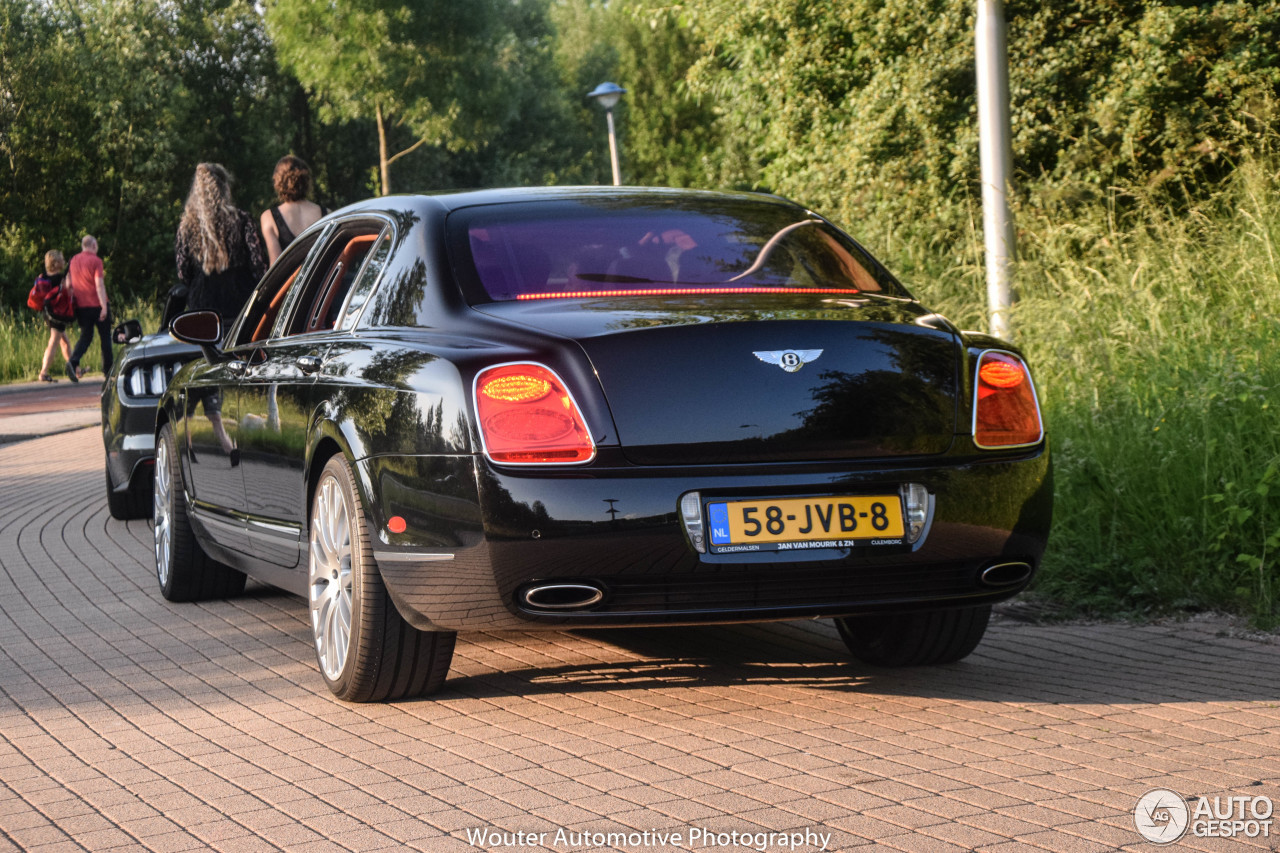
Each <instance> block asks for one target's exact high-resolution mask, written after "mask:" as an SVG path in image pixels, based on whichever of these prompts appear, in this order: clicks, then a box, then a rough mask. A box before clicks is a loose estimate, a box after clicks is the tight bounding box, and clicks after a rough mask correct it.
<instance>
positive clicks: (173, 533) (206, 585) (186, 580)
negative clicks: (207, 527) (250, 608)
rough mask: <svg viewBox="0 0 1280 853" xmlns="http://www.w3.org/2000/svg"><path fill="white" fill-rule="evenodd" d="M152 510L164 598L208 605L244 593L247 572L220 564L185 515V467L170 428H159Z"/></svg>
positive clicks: (157, 576) (157, 567)
mask: <svg viewBox="0 0 1280 853" xmlns="http://www.w3.org/2000/svg"><path fill="white" fill-rule="evenodd" d="M152 506H153V516H152V521H153V523H154V541H155V558H156V580H158V581H159V582H160V594H161V595H163V596H164V597H165V598H166V599H168V600H169V601H207V600H209V599H215V598H229V597H230V596H233V595H239V594H240V593H241V592H243V591H244V582H245V576H244V572H240V571H237V570H236V569H233V568H231V567H230V566H227V565H223V564H222V563H219V562H218V561H217V560H215V559H213V558H212V557H210V556H209V555H208V554H206V553H205V552H204V549H203V548H201V547H200V543H199V542H198V541H197V540H196V535H195V532H194V531H193V530H192V529H191V521H190V519H189V518H188V516H187V498H186V495H185V494H184V491H183V488H182V462H181V459H180V458H179V456H178V450H177V442H176V441H175V440H174V437H173V430H172V428H171V427H170V426H169V425H168V424H165V425H164V426H163V427H161V428H160V435H159V437H157V439H156V465H155V479H154V486H153V499H152ZM166 536H167V540H166V539H165V537H166Z"/></svg>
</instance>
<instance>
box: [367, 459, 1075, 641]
mask: <svg viewBox="0 0 1280 853" xmlns="http://www.w3.org/2000/svg"><path fill="white" fill-rule="evenodd" d="M409 459H414V460H425V459H428V458H427V457H375V458H372V459H367V460H364V461H363V462H361V463H360V464H361V469H362V479H363V480H364V482H365V483H366V484H368V488H369V489H370V491H371V497H372V498H373V500H371V501H370V502H369V504H370V519H369V520H370V523H371V525H372V528H373V529H374V530H375V531H379V536H378V538H379V539H380V540H381V541H379V542H378V543H377V545H376V547H375V555H376V556H377V558H378V563H379V568H380V569H381V571H382V574H383V578H384V579H385V581H386V584H387V587H388V590H389V591H390V592H391V595H392V597H393V599H394V600H395V602H396V604H397V606H398V607H399V608H400V610H401V612H402V613H403V615H404V616H405V617H406V618H407V619H408V620H409V621H410V622H411V623H413V624H414V625H416V626H418V627H420V628H424V629H432V628H436V629H451V630H462V629H468V630H470V629H516V630H528V629H531V628H538V627H545V628H552V629H564V628H585V627H604V626H619V625H670V624H708V623H718V622H741V621H766V620H776V619H793V618H814V617H824V616H839V615H848V614H851V613H857V612H863V611H872V610H884V609H892V610H909V609H921V608H938V607H953V606H966V605H977V604H984V603H991V602H995V601H1000V600H1003V599H1005V598H1008V597H1010V596H1012V595H1014V594H1015V593H1017V592H1018V591H1020V590H1021V589H1023V588H1024V587H1025V586H1026V585H1027V583H1028V582H1029V581H1030V577H1031V575H1032V574H1033V573H1034V570H1035V568H1036V567H1038V565H1039V562H1040V558H1041V556H1042V554H1043V552H1044V547H1045V541H1046V539H1047V537H1048V533H1049V527H1050V523H1051V518H1052V500H1053V484H1052V477H1051V466H1050V461H1049V454H1048V450H1047V444H1046V445H1044V446H1042V447H1039V448H1035V449H1034V450H1033V451H1032V452H1029V453H1025V454H1023V455H1018V456H1011V457H1009V456H1006V457H1003V458H1000V459H985V458H974V457H970V458H968V459H960V458H953V459H951V460H948V462H949V464H941V465H940V464H937V461H936V460H934V464H931V465H918V466H908V465H896V466H893V467H890V468H869V467H866V466H861V467H856V468H855V467H850V466H844V467H833V466H808V468H807V470H798V469H797V467H796V466H769V467H768V468H766V466H751V467H752V469H753V470H746V469H745V468H743V467H739V468H738V469H737V470H732V471H731V470H725V469H717V468H708V469H705V470H698V469H689V468H685V469H680V470H678V471H676V470H665V471H664V470H654V469H645V468H639V467H617V468H593V469H592V470H591V471H590V472H588V471H586V470H581V471H578V472H574V474H573V475H572V476H561V477H548V476H528V475H526V473H525V472H519V473H518V474H512V473H509V472H504V471H497V470H495V469H494V468H493V467H492V466H489V465H488V464H487V463H485V462H483V461H481V460H477V459H476V458H475V457H469V456H468V457H451V458H450V459H449V460H448V461H446V460H444V458H442V457H434V458H431V459H433V460H434V461H432V462H419V463H417V464H419V466H420V471H419V473H420V474H422V475H424V476H415V477H408V478H406V477H405V473H404V472H405V471H406V461H407V460H409ZM422 466H425V468H430V469H433V470H430V471H427V470H424V469H423V467H422ZM448 468H454V469H456V470H455V471H454V473H452V474H445V475H444V476H441V475H442V473H443V472H444V471H445V469H448ZM463 468H469V469H470V471H469V473H470V474H471V477H470V478H468V479H470V480H471V482H472V483H474V484H477V485H476V487H475V488H474V489H468V490H461V491H459V490H457V489H456V488H455V489H454V491H455V492H457V493H455V494H450V495H445V494H440V493H439V492H432V487H431V485H429V484H431V483H440V482H452V483H453V484H455V486H456V484H458V483H460V482H463V480H462V479H461V478H460V477H459V476H458V475H460V474H462V473H463V471H462V469H463ZM393 470H394V471H397V472H399V473H397V474H395V475H392V474H391V473H390V472H391V471H393ZM904 482H916V483H921V484H923V485H924V486H925V487H926V488H927V489H928V491H929V492H930V494H931V495H932V496H933V498H934V516H933V521H932V524H931V525H930V527H929V529H928V531H927V533H926V535H925V536H924V538H923V539H922V540H921V541H920V542H918V543H916V545H915V546H908V545H889V546H874V547H857V548H829V549H822V550H814V551H798V552H772V553H757V554H732V555H710V554H699V553H697V552H696V551H695V550H694V548H693V547H692V546H691V545H690V543H689V541H688V539H687V537H686V535H685V533H684V529H683V526H682V524H681V522H680V518H679V516H678V505H679V500H680V496H681V495H683V494H684V493H686V492H689V491H695V490H696V491H699V492H701V493H702V494H703V495H704V496H706V495H716V496H723V497H726V498H733V497H746V496H757V495H761V494H768V495H777V496H798V495H818V494H860V493H864V494H876V493H883V492H884V491H885V490H886V489H888V490H894V491H896V489H897V487H898V485H900V484H901V483H904ZM388 486H390V488H388ZM467 491H469V492H470V494H469V495H468V494H466V492H467ZM406 494H413V495H415V496H416V497H415V498H414V499H413V500H406V497H405V496H406ZM415 505H417V506H419V507H426V508H429V510H430V511H427V512H421V511H414V506H415ZM392 515H400V516H401V517H403V518H405V519H406V520H407V522H408V529H407V530H406V531H405V532H404V533H403V534H398V535H397V534H391V533H388V532H387V528H386V522H387V520H388V519H389V518H390V517H391V516H392ZM1007 563H1019V564H1026V566H1027V570H1026V572H1024V573H1021V575H1020V576H1019V577H1017V579H1016V580H1015V581H1014V582H1012V583H1009V582H1005V583H1003V584H1000V585H992V584H991V583H988V582H984V580H983V578H982V573H983V571H984V570H985V569H988V568H989V567H991V566H993V565H1001V564H1007ZM1014 574H1019V573H1016V572H1015V573H1014ZM559 583H564V584H573V585H581V586H586V587H589V588H595V589H599V590H600V591H601V592H602V593H603V595H602V596H601V597H600V600H599V601H598V602H596V603H594V604H592V605H591V606H589V607H584V608H582V609H576V610H554V609H546V608H540V607H535V606H531V605H529V604H528V603H526V601H525V598H524V595H525V593H527V592H528V590H529V589H530V588H531V587H533V586H543V585H546V584H553V585H554V584H559Z"/></svg>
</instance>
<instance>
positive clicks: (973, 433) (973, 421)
mask: <svg viewBox="0 0 1280 853" xmlns="http://www.w3.org/2000/svg"><path fill="white" fill-rule="evenodd" d="M988 353H998V354H999V355H1007V356H1008V357H1009V358H1012V359H1016V360H1017V362H1018V363H1019V364H1021V365H1022V371H1023V373H1024V374H1025V375H1026V377H1027V385H1028V386H1029V387H1030V388H1031V402H1033V403H1035V406H1036V420H1038V421H1039V422H1040V435H1039V436H1037V437H1036V440H1035V441H1028V442H1025V443H1024V444H990V445H988V444H980V443H979V442H978V390H979V387H980V385H981V384H982V380H981V379H980V378H978V371H979V370H980V369H981V368H982V358H983V356H985V355H987V354H988ZM969 437H970V438H972V439H973V444H974V446H975V447H977V448H978V449H979V450H1017V449H1018V448H1021V447H1035V446H1036V445H1037V444H1039V443H1040V442H1042V441H1044V411H1043V410H1042V409H1041V408H1040V395H1039V394H1038V393H1036V383H1035V380H1033V379H1032V378H1031V365H1029V364H1027V360H1026V359H1025V358H1023V357H1022V356H1020V355H1018V354H1017V353H1016V352H1010V351H1009V350H1007V349H997V348H995V347H991V348H989V349H984V350H982V351H981V352H979V353H978V357H977V358H975V359H974V360H973V415H972V417H971V418H970V421H969Z"/></svg>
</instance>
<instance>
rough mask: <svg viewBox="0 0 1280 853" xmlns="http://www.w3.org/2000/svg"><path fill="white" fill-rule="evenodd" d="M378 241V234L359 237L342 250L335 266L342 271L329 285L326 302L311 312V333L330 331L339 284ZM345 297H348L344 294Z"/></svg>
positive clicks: (309, 329)
mask: <svg viewBox="0 0 1280 853" xmlns="http://www.w3.org/2000/svg"><path fill="white" fill-rule="evenodd" d="M377 239H378V235H377V234H362V235H360V236H359V237H352V238H351V240H350V241H349V242H348V243H347V245H346V246H345V247H344V248H343V250H342V255H341V256H340V257H339V258H338V263H337V264H335V265H334V269H335V270H339V269H340V270H342V273H340V274H339V275H338V276H337V277H336V280H335V281H333V282H331V283H330V284H329V289H328V290H327V291H325V294H324V302H322V303H321V304H320V306H319V310H317V311H313V312H311V327H310V328H308V329H307V331H309V332H315V331H320V330H322V329H328V328H329V326H328V325H327V323H328V317H329V309H330V308H331V307H333V301H334V300H335V299H336V298H337V297H338V291H339V290H341V289H342V288H340V287H339V286H338V283H339V282H340V281H341V279H342V276H343V275H344V274H345V272H346V271H347V270H354V265H355V264H356V263H357V262H358V261H360V260H361V259H363V258H364V256H365V255H366V254H368V252H369V249H370V248H371V247H372V245H373V241H374V240H377ZM343 296H346V294H345V293H344V294H343Z"/></svg>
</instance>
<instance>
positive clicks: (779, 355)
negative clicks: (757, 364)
mask: <svg viewBox="0 0 1280 853" xmlns="http://www.w3.org/2000/svg"><path fill="white" fill-rule="evenodd" d="M753 355H754V356H755V357H756V358H758V359H760V360H761V361H763V362H764V363H765V364H776V365H778V367H781V368H782V369H783V370H785V371H787V373H795V372H796V371H797V370H799V369H800V368H802V367H804V366H805V365H806V364H808V363H809V362H811V361H817V360H818V356H820V355H822V350H820V349H780V350H772V351H770V350H764V351H761V352H756V353H753Z"/></svg>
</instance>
